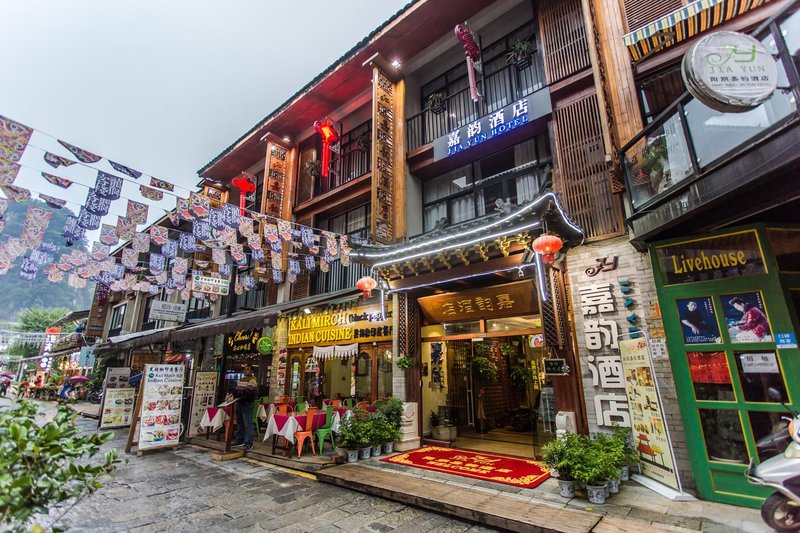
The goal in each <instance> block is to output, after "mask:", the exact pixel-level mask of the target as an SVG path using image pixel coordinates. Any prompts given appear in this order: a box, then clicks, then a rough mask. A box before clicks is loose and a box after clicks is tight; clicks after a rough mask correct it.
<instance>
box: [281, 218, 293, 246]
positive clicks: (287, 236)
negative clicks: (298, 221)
mask: <svg viewBox="0 0 800 533" xmlns="http://www.w3.org/2000/svg"><path fill="white" fill-rule="evenodd" d="M278 235H280V236H281V239H283V240H284V241H287V242H288V241H291V240H292V225H291V224H290V223H289V222H286V221H285V220H279V221H278Z"/></svg>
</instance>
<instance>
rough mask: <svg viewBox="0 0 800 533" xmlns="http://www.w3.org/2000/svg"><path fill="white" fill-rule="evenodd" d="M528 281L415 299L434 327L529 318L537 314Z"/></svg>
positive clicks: (532, 292)
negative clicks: (445, 323) (489, 320)
mask: <svg viewBox="0 0 800 533" xmlns="http://www.w3.org/2000/svg"><path fill="white" fill-rule="evenodd" d="M534 292H535V287H534V285H533V282H531V281H530V280H525V281H516V282H514V283H506V284H503V285H496V286H494V287H483V288H480V289H471V290H468V291H461V292H447V293H444V294H436V295H434V296H425V297H423V298H418V299H417V302H418V303H419V305H420V307H421V308H422V312H423V313H425V316H426V317H428V318H429V319H430V320H431V321H433V322H436V323H439V324H441V323H444V322H461V321H465V320H479V319H481V318H500V317H508V316H521V315H531V314H536V313H538V312H539V310H538V302H537V301H536V298H535V296H534Z"/></svg>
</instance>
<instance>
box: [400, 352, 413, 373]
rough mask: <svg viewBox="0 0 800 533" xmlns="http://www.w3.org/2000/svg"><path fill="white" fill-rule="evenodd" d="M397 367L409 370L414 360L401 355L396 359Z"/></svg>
mask: <svg viewBox="0 0 800 533" xmlns="http://www.w3.org/2000/svg"><path fill="white" fill-rule="evenodd" d="M397 366H398V368H401V369H402V370H408V369H409V368H411V367H413V366H414V360H413V359H411V358H410V357H407V356H406V355H405V354H402V355H401V356H400V357H398V358H397Z"/></svg>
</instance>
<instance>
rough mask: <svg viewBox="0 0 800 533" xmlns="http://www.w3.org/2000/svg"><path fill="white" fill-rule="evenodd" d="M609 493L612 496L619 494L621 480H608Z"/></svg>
mask: <svg viewBox="0 0 800 533" xmlns="http://www.w3.org/2000/svg"><path fill="white" fill-rule="evenodd" d="M608 492H609V493H610V494H617V493H619V478H617V479H609V480H608Z"/></svg>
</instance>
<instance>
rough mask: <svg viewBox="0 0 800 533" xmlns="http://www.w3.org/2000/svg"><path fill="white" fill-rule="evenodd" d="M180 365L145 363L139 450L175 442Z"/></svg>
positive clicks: (178, 425) (180, 401)
mask: <svg viewBox="0 0 800 533" xmlns="http://www.w3.org/2000/svg"><path fill="white" fill-rule="evenodd" d="M183 371H184V367H183V365H182V364H181V365H145V367H144V380H143V382H142V387H144V391H143V393H142V411H141V413H140V417H141V422H140V424H141V430H140V431H139V450H151V449H153V448H160V447H164V446H175V445H177V444H178V437H180V432H181V429H180V428H181V403H182V399H183Z"/></svg>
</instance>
